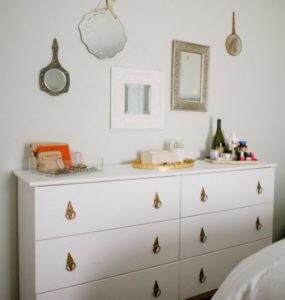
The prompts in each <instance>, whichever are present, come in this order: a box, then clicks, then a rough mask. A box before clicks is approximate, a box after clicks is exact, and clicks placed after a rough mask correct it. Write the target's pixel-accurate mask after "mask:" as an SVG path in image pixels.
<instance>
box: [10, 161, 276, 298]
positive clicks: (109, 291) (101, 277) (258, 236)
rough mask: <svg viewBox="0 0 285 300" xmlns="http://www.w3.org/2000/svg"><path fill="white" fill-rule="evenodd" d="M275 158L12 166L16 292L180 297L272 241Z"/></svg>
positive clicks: (217, 279) (212, 283)
mask: <svg viewBox="0 0 285 300" xmlns="http://www.w3.org/2000/svg"><path fill="white" fill-rule="evenodd" d="M274 167H275V165H274V164H263V163H259V164H256V165H253V166H249V165H244V166H238V167H229V166H218V167H217V166H214V165H210V164H207V163H206V162H202V161H197V162H196V163H195V166H194V167H193V168H191V169H185V170H179V171H168V172H159V171H149V170H136V169H132V168H131V167H130V166H128V165H122V166H108V167H105V170H104V171H103V172H101V173H96V174H89V175H84V176H66V177H61V176H59V177H48V176H41V175H38V174H35V173H30V172H28V171H18V172H15V173H16V175H17V176H18V197H19V205H18V207H19V262H20V299H22V300H25V299H27V300H33V299H38V300H62V299H68V300H91V299H92V300H93V299H98V300H101V299H102V300H112V299H114V300H132V299H141V300H147V299H154V298H159V299H169V300H174V299H181V300H182V299H188V298H191V297H195V296H196V295H199V294H202V293H205V292H208V291H210V290H214V289H216V288H218V286H219V284H220V283H221V282H222V280H223V279H224V278H225V276H226V275H227V274H228V273H229V272H230V271H231V269H232V268H233V267H234V266H235V265H236V264H237V263H238V262H239V261H240V260H241V259H243V258H244V257H246V256H248V255H250V254H251V253H254V252H256V251H257V250H259V249H261V248H262V247H265V246H266V245H268V244H270V243H271V239H272V219H273V198H274Z"/></svg>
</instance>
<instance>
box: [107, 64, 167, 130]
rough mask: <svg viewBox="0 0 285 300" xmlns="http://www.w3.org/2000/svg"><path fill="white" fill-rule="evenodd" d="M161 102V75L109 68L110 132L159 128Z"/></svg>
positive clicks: (161, 110)
mask: <svg viewBox="0 0 285 300" xmlns="http://www.w3.org/2000/svg"><path fill="white" fill-rule="evenodd" d="M164 103H165V79H164V73H163V72H159V71H147V70H135V69H128V68H120V67H112V69H111V128H112V129H162V128H163V127H164V107H165V105H164Z"/></svg>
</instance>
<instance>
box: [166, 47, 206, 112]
mask: <svg viewBox="0 0 285 300" xmlns="http://www.w3.org/2000/svg"><path fill="white" fill-rule="evenodd" d="M209 52H210V48H209V47H208V46H203V45H198V44H192V43H187V42H182V41H173V42H172V79H171V100H172V101H171V103H172V104H171V107H172V109H173V110H195V111H207V96H208V68H209Z"/></svg>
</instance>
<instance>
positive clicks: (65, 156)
mask: <svg viewBox="0 0 285 300" xmlns="http://www.w3.org/2000/svg"><path fill="white" fill-rule="evenodd" d="M46 151H60V153H61V157H62V160H63V162H64V165H65V167H71V166H72V161H71V155H70V151H69V146H68V144H50V145H44V144H43V145H40V144H39V145H38V146H37V148H36V151H35V154H38V153H40V152H46Z"/></svg>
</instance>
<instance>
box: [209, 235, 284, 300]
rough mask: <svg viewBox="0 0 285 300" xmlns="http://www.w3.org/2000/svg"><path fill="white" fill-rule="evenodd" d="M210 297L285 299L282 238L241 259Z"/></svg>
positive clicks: (257, 299)
mask: <svg viewBox="0 0 285 300" xmlns="http://www.w3.org/2000/svg"><path fill="white" fill-rule="evenodd" d="M212 300H285V239H284V240H281V241H279V242H276V243H274V244H272V245H270V246H268V247H266V248H264V249H262V250H260V251H259V252H257V253H255V254H253V255H251V256H249V257H247V258H246V259H244V260H243V261H242V262H241V263H240V264H239V265H237V266H236V267H235V268H234V270H233V271H232V272H231V273H230V274H229V276H228V277H227V278H226V279H225V281H224V282H223V284H222V285H221V287H220V288H219V289H218V291H217V292H216V294H215V295H214V297H213V298H212Z"/></svg>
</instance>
